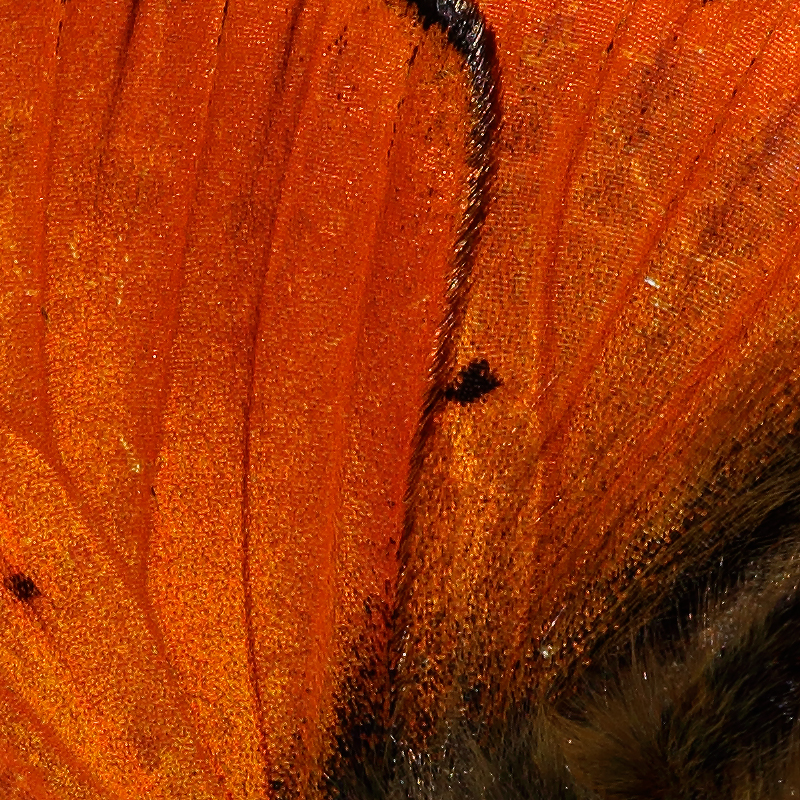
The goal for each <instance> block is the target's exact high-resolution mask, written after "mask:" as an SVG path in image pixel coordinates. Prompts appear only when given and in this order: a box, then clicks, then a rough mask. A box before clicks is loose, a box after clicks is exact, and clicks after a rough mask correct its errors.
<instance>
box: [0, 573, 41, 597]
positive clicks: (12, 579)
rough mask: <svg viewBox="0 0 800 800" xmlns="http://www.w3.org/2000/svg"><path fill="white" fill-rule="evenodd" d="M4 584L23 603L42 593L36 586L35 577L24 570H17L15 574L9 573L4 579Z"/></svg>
mask: <svg viewBox="0 0 800 800" xmlns="http://www.w3.org/2000/svg"><path fill="white" fill-rule="evenodd" d="M3 585H4V586H5V587H6V589H8V591H9V592H11V594H13V595H14V597H16V598H17V600H19V601H20V602H22V603H29V602H30V601H31V600H33V599H34V598H36V597H39V595H40V594H41V592H40V591H39V590H38V589H37V588H36V584H35V583H34V582H33V578H31V577H30V576H28V575H26V574H25V573H24V572H15V573H14V574H13V575H9V576H8V577H7V578H5V579H4V580H3Z"/></svg>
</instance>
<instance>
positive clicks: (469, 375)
mask: <svg viewBox="0 0 800 800" xmlns="http://www.w3.org/2000/svg"><path fill="white" fill-rule="evenodd" d="M502 383H503V382H502V381H501V380H500V379H499V378H498V377H497V376H496V375H495V374H494V373H493V372H492V371H491V370H490V369H489V362H488V361H486V359H483V358H482V359H481V360H480V361H473V362H472V363H470V364H469V365H468V366H466V367H462V368H461V372H459V373H458V377H457V378H456V379H455V380H454V381H453V382H452V383H451V384H449V385H448V386H447V388H446V389H445V390H444V396H445V398H446V399H447V400H455V401H457V402H458V403H461V405H462V406H464V405H467V404H468V403H474V402H475V401H476V400H479V399H480V398H481V397H483V396H484V395H487V394H489V392H491V391H492V390H494V389H496V388H497V387H498V386H501V385H502Z"/></svg>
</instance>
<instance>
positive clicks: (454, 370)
mask: <svg viewBox="0 0 800 800" xmlns="http://www.w3.org/2000/svg"><path fill="white" fill-rule="evenodd" d="M480 7H481V10H482V12H483V14H484V16H485V19H486V21H487V24H488V26H489V28H490V29H491V31H492V32H493V35H494V37H495V45H496V48H497V60H498V77H499V79H500V83H501V94H500V107H501V109H502V124H501V125H500V126H499V127H498V128H497V131H496V138H497V141H496V144H495V146H494V148H493V151H492V157H493V159H494V167H495V172H494V176H493V180H492V182H491V186H490V190H489V193H488V196H487V203H486V208H485V211H486V220H485V223H484V225H483V228H482V232H481V237H480V240H479V241H478V242H477V244H476V247H475V250H474V254H473V255H474V258H473V265H472V272H471V275H470V277H469V280H468V281H466V282H465V283H464V285H463V286H461V287H460V289H459V291H458V292H456V293H455V294H456V303H457V312H458V314H457V322H458V324H457V325H456V327H455V328H454V329H453V330H452V331H451V332H450V334H448V335H449V336H450V339H449V340H448V342H447V343H446V344H447V345H448V347H447V348H445V352H446V354H447V358H446V363H444V364H443V365H442V366H441V368H440V371H439V372H438V373H437V374H435V375H433V376H432V375H431V365H432V364H433V363H434V352H435V350H436V347H437V344H438V345H441V344H442V342H441V337H442V335H444V334H443V333H442V331H444V330H449V329H448V328H447V327H446V326H444V325H443V323H444V320H445V316H446V314H447V313H448V304H447V303H448V301H447V293H448V282H449V281H450V279H451V270H452V267H453V252H454V243H455V240H456V237H457V235H458V231H459V226H460V224H461V220H462V218H463V215H464V213H465V209H466V207H467V197H468V187H469V181H470V175H469V169H468V166H467V163H468V159H469V157H470V155H471V153H470V144H469V143H470V137H471V135H472V130H473V123H474V120H473V118H472V112H471V109H470V99H469V86H468V79H467V78H468V75H467V72H466V70H465V68H464V65H463V64H462V61H461V59H460V57H459V56H458V54H457V53H456V52H454V50H453V48H452V47H450V46H448V44H447V42H446V39H445V37H444V35H443V34H442V33H441V32H440V31H438V30H437V29H436V28H435V27H434V28H432V29H431V30H428V31H425V30H423V28H422V26H421V25H419V24H418V23H417V22H416V21H415V18H414V15H413V14H412V13H410V12H409V10H408V9H407V8H406V4H405V3H401V2H396V3H395V2H387V1H386V0H364V2H362V3H359V4H353V3H346V2H341V1H340V0H329V1H327V2H322V0H307V2H294V1H292V2H290V0H285V2H274V3H272V2H271V3H264V2H255V1H254V0H228V1H227V2H225V0H214V1H213V2H212V1H211V0H197V2H194V3H185V2H177V1H176V2H167V1H166V0H154V1H153V2H144V1H143V0H142V1H137V0H130V1H129V2H122V1H116V0H115V1H113V2H112V1H111V0H107V2H89V1H88V0H70V2H66V3H52V2H42V1H41V0H31V2H28V3H23V4H17V3H14V4H12V3H11V2H9V0H5V1H4V2H2V3H0V20H2V24H0V63H2V64H3V67H4V68H3V69H2V70H0V122H2V124H0V186H2V189H3V191H2V192H0V477H1V479H0V499H2V503H0V572H2V575H1V576H0V577H2V588H0V796H9V797H18V798H20V799H21V798H25V800H29V798H35V800H50V799H51V798H54V799H56V800H73V799H74V798H83V797H93V798H106V797H107V798H114V799H115V800H117V799H122V798H165V799H166V798H176V797H180V798H206V797H207V798H237V799H238V798H242V799H244V798H264V797H279V796H295V797H303V796H315V795H317V794H318V792H319V790H318V786H319V784H320V781H321V780H322V778H323V772H324V770H325V769H326V766H327V765H328V764H329V763H330V759H331V758H332V756H333V754H334V749H335V737H336V735H337V734H339V733H341V723H342V720H343V719H346V720H347V721H349V722H353V721H355V722H359V721H365V722H369V721H370V720H369V719H368V717H369V715H370V714H375V713H376V709H377V713H378V715H379V716H383V717H384V719H382V720H380V721H382V722H386V721H388V717H389V714H390V712H391V711H392V709H391V708H390V694H389V687H390V682H391V680H392V679H393V678H396V679H397V680H398V681H399V686H400V688H401V690H402V691H401V692H400V695H399V696H400V697H401V700H400V703H399V705H398V707H397V708H396V709H394V711H395V712H396V713H397V714H398V718H400V719H401V720H402V721H403V722H404V723H405V724H406V725H407V730H409V731H411V733H412V734H419V735H420V737H421V738H424V735H425V734H426V733H427V731H428V730H429V729H430V726H431V724H432V723H434V722H436V721H437V720H438V718H439V717H440V715H441V714H443V713H444V710H445V709H446V708H447V702H448V700H449V698H450V697H451V691H452V689H453V687H454V686H456V685H457V684H458V683H459V682H460V681H463V680H466V681H467V682H468V683H469V684H470V685H474V686H478V687H479V688H482V689H483V690H484V697H485V700H486V705H487V708H488V707H492V705H493V704H496V705H498V706H500V705H502V703H503V702H507V701H508V699H509V698H514V699H515V698H528V697H531V696H534V697H535V696H537V695H540V694H542V693H546V692H547V691H548V689H549V687H550V686H552V685H553V683H554V682H555V680H556V678H557V676H558V674H560V673H563V671H564V670H567V669H569V668H570V665H571V664H573V663H575V662H576V661H577V660H580V659H581V658H582V657H583V647H584V641H585V637H586V634H587V632H588V631H590V630H591V629H592V628H593V626H595V624H598V623H597V621H598V620H600V619H601V618H603V615H604V614H605V612H607V611H608V609H609V608H610V607H612V606H613V605H614V604H615V603H617V602H620V598H624V593H625V590H626V581H627V580H628V578H629V576H630V575H631V574H635V573H637V571H641V570H643V569H644V568H646V567H648V566H649V565H651V564H652V563H656V562H657V561H658V559H659V557H660V554H661V553H662V552H663V548H664V547H666V546H668V545H671V544H673V543H674V542H676V541H678V540H679V538H680V535H681V530H682V527H681V526H682V524H683V522H684V520H685V519H687V517H691V516H692V515H693V514H695V513H696V507H697V503H698V498H699V497H700V496H701V495H703V494H704V493H705V494H708V495H710V496H712V497H715V496H719V497H721V498H725V497H729V496H731V495H733V494H735V493H736V492H737V491H739V490H741V489H742V488H743V486H742V481H743V480H744V479H745V477H746V476H748V475H750V474H752V473H753V470H754V469H757V467H758V465H759V464H762V463H766V462H767V461H768V459H769V458H770V457H771V456H772V455H773V454H774V453H775V452H776V450H777V449H778V447H779V444H780V442H781V440H782V437H784V436H785V435H788V434H789V433H790V432H791V431H792V430H793V428H794V426H795V424H796V423H797V418H798V416H800V412H798V411H797V408H798V404H797V402H796V400H797V389H796V381H795V380H794V377H795V376H796V374H797V370H798V366H800V365H799V364H798V361H799V360H800V346H798V343H799V342H800V320H798V312H797V309H796V298H797V297H798V292H800V286H798V285H797V280H798V278H797V269H796V264H797V256H798V241H799V240H798V236H797V233H796V225H797V193H798V189H799V188H800V183H799V182H798V174H800V171H799V170H800V148H799V147H798V142H800V135H799V134H800V131H798V126H799V125H800V58H798V55H799V53H798V51H799V50H800V5H798V4H797V3H796V2H777V3H776V2H769V3H767V2H760V1H759V0H745V1H743V0H739V1H738V2H732V1H731V0H715V2H707V3H701V2H688V0H683V2H670V1H668V0H646V1H645V2H632V0H613V1H610V0H583V1H582V2H568V0H561V1H560V2H559V1H555V0H549V1H548V2H544V1H543V0H541V1H540V0H527V1H526V2H510V0H497V2H494V0H487V2H485V3H482V4H480ZM480 359H486V360H488V362H489V363H490V365H491V367H492V370H493V371H495V372H496V373H497V374H498V375H499V376H500V377H501V379H502V385H501V386H500V387H499V388H498V391H496V392H494V393H493V394H492V395H491V396H490V397H489V398H487V401H486V402H479V403H475V404H472V405H463V406H462V405H459V404H456V403H453V404H450V405H447V406H445V405H443V404H439V405H437V406H435V407H434V409H433V411H432V414H431V420H432V422H431V424H430V425H429V426H428V427H427V428H426V429H425V430H426V435H425V436H424V437H421V438H419V437H418V438H417V439H416V440H415V435H417V432H418V424H419V419H420V410H421V409H422V407H423V404H424V400H425V397H426V395H427V394H428V392H429V390H430V388H431V386H432V385H437V384H436V381H438V382H439V384H446V383H447V382H448V381H450V380H452V379H453V378H454V377H455V376H456V375H457V374H458V371H459V369H460V368H461V367H462V366H463V365H464V364H468V363H470V362H473V361H475V360H480ZM432 378H433V379H432ZM743 444H746V447H744V448H743V447H742V445H743ZM412 465H413V466H412ZM720 465H722V467H721V466H720ZM409 485H410V493H409V494H408V498H407V501H406V493H407V487H409ZM401 539H402V540H403V547H402V550H399V549H398V548H399V547H400V543H401ZM20 576H25V577H26V578H27V579H29V580H30V581H31V586H33V587H35V591H32V592H31V593H30V595H29V596H24V597H23V596H22V594H21V593H20V591H19V590H18V589H17V590H16V593H15V590H14V587H15V586H18V585H19V580H20ZM15 580H16V581H17V583H15ZM398 596H399V597H400V598H402V604H401V605H400V607H399V608H396V600H397V597H398ZM395 612H396V620H397V625H398V626H399V627H397V628H396V629H394V630H393V629H392V627H391V626H392V614H393V613H395ZM393 637H394V638H393ZM543 653H547V656H544V655H542V654H543Z"/></svg>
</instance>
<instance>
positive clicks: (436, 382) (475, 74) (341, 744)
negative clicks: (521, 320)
mask: <svg viewBox="0 0 800 800" xmlns="http://www.w3.org/2000/svg"><path fill="white" fill-rule="evenodd" d="M408 7H409V9H410V10H413V11H415V12H416V15H417V17H418V19H419V22H420V23H421V24H422V27H423V28H425V29H426V30H427V29H429V28H431V27H434V26H435V27H438V28H439V29H440V30H441V31H442V32H443V33H444V34H445V35H446V37H447V40H448V42H449V44H450V46H452V47H453V48H454V49H455V51H456V52H457V53H458V54H459V55H460V56H461V58H462V59H463V62H464V67H465V77H466V79H467V82H468V89H469V110H470V117H471V123H472V124H471V127H470V129H469V135H468V141H467V160H466V161H467V167H468V170H469V174H468V179H467V206H466V209H465V211H464V215H463V217H462V218H461V221H460V224H459V227H458V230H457V234H456V240H455V243H454V252H453V259H452V263H451V271H450V276H449V280H448V288H447V298H446V311H445V318H444V320H443V321H442V325H441V326H440V328H439V332H438V341H437V345H436V352H435V355H434V359H433V364H432V367H431V373H432V382H431V386H430V388H429V390H428V393H427V396H426V398H425V401H424V403H423V408H422V414H421V419H420V423H419V425H418V427H417V432H416V434H415V438H414V443H413V455H412V459H411V467H410V474H409V482H408V487H407V490H406V515H405V520H404V523H403V533H402V536H401V541H400V545H399V552H398V556H399V559H400V564H401V569H402V568H403V565H404V564H406V563H407V561H408V559H407V547H408V542H409V541H410V537H411V531H412V529H413V497H414V495H415V493H416V486H417V484H418V481H419V478H420V474H421V467H422V463H423V460H424V449H425V445H426V442H427V441H428V440H429V438H430V435H431V433H432V432H433V429H434V426H435V416H436V413H437V412H438V410H439V409H440V408H441V406H442V404H443V403H446V402H448V400H449V399H455V400H458V401H459V402H461V401H462V400H463V401H465V402H471V400H472V399H478V398H479V397H480V396H482V395H483V394H485V393H486V392H488V391H491V390H492V389H493V388H495V386H497V385H500V381H499V379H497V378H496V377H495V376H494V375H491V374H490V373H489V370H488V364H487V365H486V373H487V374H486V375H485V376H483V380H479V381H478V382H477V383H476V385H475V386H472V383H470V384H469V387H468V390H470V389H471V391H467V392H466V393H465V390H464V389H463V383H464V376H463V375H461V377H460V378H459V377H456V378H455V379H454V380H455V383H453V382H452V381H451V380H450V377H452V373H454V372H455V365H454V364H453V363H452V360H453V359H452V353H453V341H454V334H455V331H456V330H457V329H458V327H459V325H460V323H461V320H462V319H463V316H464V310H465V308H466V303H467V297H468V289H469V278H470V274H471V272H472V267H473V264H474V262H475V256H476V251H477V246H478V243H479V240H480V235H481V230H482V228H483V224H484V220H485V218H486V214H487V210H488V206H489V202H490V195H491V184H492V179H493V177H494V173H495V167H496V158H495V140H496V133H497V130H498V128H499V126H500V122H501V105H500V71H499V65H498V60H497V55H496V48H495V37H494V34H493V32H492V31H491V30H490V29H489V28H488V27H487V24H486V21H485V19H484V17H483V14H482V13H481V12H480V10H479V8H478V5H477V4H476V3H475V2H474V0H408ZM414 57H415V54H413V55H412V57H411V58H412V61H413V58H414ZM482 363H483V362H478V364H479V366H478V368H477V369H478V370H479V371H480V369H481V368H480V364H482ZM465 369H466V370H467V371H469V370H470V367H466V368H465ZM475 369H476V368H475V367H472V370H473V371H475ZM462 372H463V370H462ZM482 374H483V373H481V375H482ZM470 375H471V373H470ZM473 383H474V381H473ZM448 386H449V387H450V394H451V395H453V396H452V397H451V398H448ZM454 392H455V394H454ZM473 395H475V397H474V398H473ZM403 605H404V591H403V585H402V577H401V578H400V586H399V587H398V593H397V595H396V597H395V604H394V609H393V613H392V617H393V620H392V627H393V632H392V641H391V643H390V645H389V649H390V659H389V660H390V664H389V681H390V685H391V686H392V688H391V690H390V691H391V694H392V696H391V698H390V700H389V709H388V719H386V717H385V713H386V709H385V708H383V709H382V708H376V709H374V713H372V714H365V713H364V708H363V707H362V705H360V703H361V701H362V700H363V701H364V702H365V703H366V704H367V705H369V700H368V699H367V698H366V696H364V697H362V688H361V687H359V686H351V687H349V688H348V690H347V691H346V692H345V696H346V697H347V698H348V699H347V701H346V707H345V708H342V709H341V716H340V726H339V730H340V732H341V733H340V734H339V737H338V741H337V747H336V750H337V756H335V757H334V759H333V760H332V765H335V767H334V768H333V769H332V770H331V772H330V773H329V775H330V776H331V777H329V779H328V789H329V791H330V792H331V793H332V795H333V796H334V797H348V798H351V797H359V796H361V794H362V792H364V791H365V790H366V794H370V791H373V790H376V791H377V794H374V796H380V795H381V786H384V787H385V784H384V781H385V780H386V779H387V777H388V776H389V775H391V774H392V772H393V770H394V766H395V755H396V754H397V753H398V752H399V749H402V745H401V744H400V742H399V741H398V739H397V738H396V734H399V733H400V732H399V730H397V729H396V724H397V723H396V720H395V719H394V715H395V712H396V705H397V699H398V698H397V696H396V695H395V689H396V686H397V683H396V677H397V662H398V655H399V653H401V652H402V638H403V626H402V620H400V619H399V612H400V609H402V608H403ZM387 611H388V609H387ZM367 671H369V670H368V667H367ZM360 680H361V681H363V682H364V683H369V681H370V677H369V676H368V675H367V676H361V678H360ZM357 682H358V679H357ZM387 723H388V726H389V727H388V729H387V727H386V724H387ZM333 776H335V777H333ZM366 787H371V789H367V788H366ZM370 796H372V795H370Z"/></svg>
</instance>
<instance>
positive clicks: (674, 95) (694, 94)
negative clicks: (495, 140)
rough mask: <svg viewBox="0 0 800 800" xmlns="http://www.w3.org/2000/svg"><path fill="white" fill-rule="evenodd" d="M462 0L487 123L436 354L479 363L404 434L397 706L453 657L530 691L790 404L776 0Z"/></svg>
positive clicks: (798, 100)
mask: <svg viewBox="0 0 800 800" xmlns="http://www.w3.org/2000/svg"><path fill="white" fill-rule="evenodd" d="M485 9H486V14H487V17H488V18H489V19H490V21H491V24H492V26H493V28H494V30H495V31H496V32H497V37H498V41H499V43H500V45H499V46H500V51H501V58H502V61H503V65H504V69H503V76H504V82H503V92H504V94H503V97H504V125H503V128H502V131H501V139H500V146H499V147H500V153H501V155H500V166H499V170H498V175H497V180H496V184H495V190H494V191H495V197H494V200H493V203H492V206H491V210H490V213H489V217H488V219H487V224H486V228H485V230H484V237H483V243H482V246H481V248H480V249H479V251H478V255H477V259H476V266H475V269H474V271H473V286H472V290H471V294H470V296H469V299H468V303H467V305H466V312H465V317H464V322H463V325H462V327H461V329H460V330H459V331H458V332H457V336H456V343H455V348H454V360H453V364H452V365H450V369H451V375H455V374H456V373H457V371H458V368H459V366H460V365H463V364H467V363H470V362H471V361H473V360H476V359H487V360H488V362H489V364H490V365H491V367H492V369H493V370H494V371H495V372H496V373H497V375H498V376H499V377H500V378H501V379H502V381H503V386H502V388H501V389H498V390H497V391H496V392H494V393H493V394H491V395H489V396H488V397H487V398H486V399H485V401H484V402H480V403H475V404H474V405H471V406H466V407H463V406H459V405H457V404H451V405H450V406H448V407H446V408H442V409H441V410H440V411H439V413H438V415H437V422H436V430H435V433H434V434H433V435H432V436H431V438H430V439H429V441H428V442H427V443H426V446H425V448H424V450H423V456H424V458H425V463H424V467H423V469H422V471H421V473H420V476H419V479H418V483H417V487H416V491H415V497H414V502H413V504H412V518H413V519H414V529H413V534H412V538H411V542H410V544H409V549H410V550H411V552H412V559H411V566H410V568H409V570H408V573H407V578H406V582H405V585H404V591H405V596H406V597H407V598H408V604H407V605H406V606H405V607H404V608H403V613H404V617H403V623H404V624H405V625H406V626H407V634H406V639H405V641H404V645H403V648H404V650H405V656H404V657H403V658H402V659H401V666H402V671H403V674H404V677H405V681H406V684H407V687H408V688H407V694H408V695H410V699H409V701H408V706H409V712H408V713H409V714H410V716H411V717H412V719H418V720H419V722H420V724H426V723H427V721H429V713H428V712H429V711H430V709H432V708H434V709H435V708H436V706H437V703H440V702H441V701H442V698H443V697H445V696H446V695H447V692H448V690H449V687H450V686H451V685H452V684H453V682H454V681H455V679H456V676H457V674H461V675H464V676H466V680H467V681H468V682H469V684H474V683H477V685H478V686H482V687H484V688H485V689H486V690H487V691H486V692H485V693H484V697H485V698H487V702H489V700H488V698H499V697H503V696H504V694H503V693H502V691H498V690H505V689H508V688H510V689H511V690H512V696H513V695H514V694H519V693H525V694H527V693H528V692H530V691H531V690H532V687H535V686H537V685H540V686H541V687H542V688H543V689H545V688H546V686H547V681H548V676H549V675H551V674H553V673H554V672H556V671H558V670H561V669H563V668H564V667H565V665H567V664H569V663H570V661H571V660H572V659H574V658H576V657H580V649H581V642H582V638H583V636H584V634H585V633H586V632H588V631H591V630H592V626H593V624H594V620H595V619H596V618H597V616H598V615H599V614H600V613H601V612H602V611H603V610H604V609H607V608H608V607H609V605H611V604H613V603H615V602H616V600H617V597H618V595H619V592H621V591H622V590H623V589H624V585H625V581H626V580H628V579H629V576H631V575H634V574H636V572H637V570H638V569H640V567H641V566H642V565H643V564H644V563H646V562H647V560H648V559H649V558H650V557H651V555H652V553H654V552H655V551H656V550H657V548H658V546H659V545H660V544H661V543H663V542H665V541H672V540H675V538H676V537H678V536H679V535H680V531H681V529H682V528H681V526H682V523H683V522H684V519H685V518H686V516H687V515H689V514H690V513H691V504H692V503H693V502H694V501H696V500H697V498H698V496H699V494H700V493H701V492H704V491H705V492H708V493H709V496H714V494H715V493H717V492H719V493H720V496H726V495H729V494H731V493H733V492H736V491H737V490H738V489H740V488H741V481H742V480H745V479H752V477H753V474H754V470H755V472H756V474H757V471H758V467H759V464H761V463H762V462H763V461H764V460H765V459H766V458H768V457H769V456H770V455H771V454H772V453H774V452H775V450H776V448H777V447H778V446H779V444H780V439H781V437H782V436H783V435H784V434H787V433H789V432H791V429H792V425H793V424H794V422H795V421H796V420H797V419H798V416H800V412H799V411H798V403H797V387H796V381H795V380H794V376H796V374H797V371H798V367H800V315H799V314H798V309H797V298H798V296H800V295H798V292H799V291H800V286H799V285H798V270H797V257H798V246H799V245H800V239H798V235H797V230H796V226H797V222H798V192H799V191H800V59H799V58H798V54H799V53H800V5H798V4H797V3H768V2H748V3H725V2H714V3H707V4H701V3H685V2H683V1H681V2H664V0H652V1H651V2H638V3H631V2H623V1H622V0H620V2H583V3H580V4H567V3H564V4H553V3H544V2H542V3H526V4H524V5H523V6H520V5H518V4H516V5H514V6H513V7H512V4H509V3H502V2H501V3H497V4H494V3H487V4H486V6H485ZM612 42H613V44H612ZM741 445H744V446H745V451H744V454H743V455H740V456H738V457H737V459H736V460H735V461H734V460H733V455H732V454H734V453H736V452H737V450H740V449H741ZM726 464H727V466H728V469H727V470H726V471H727V472H729V473H731V474H728V475H725V474H724V473H725V471H722V472H720V465H726ZM737 481H739V483H737ZM432 576H433V577H432ZM440 620H441V621H442V622H439V621H440ZM456 665H458V666H456ZM432 713H433V716H434V717H435V716H436V714H437V713H438V712H437V711H435V710H434V711H433V712H432Z"/></svg>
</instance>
